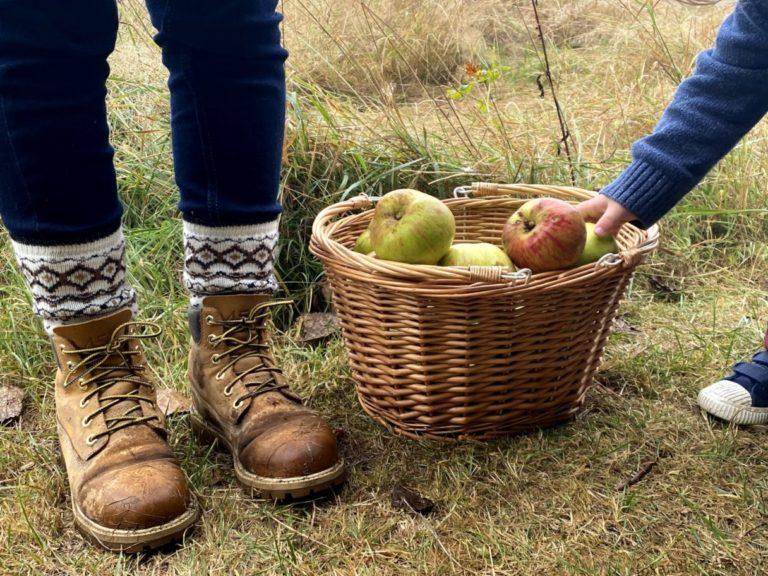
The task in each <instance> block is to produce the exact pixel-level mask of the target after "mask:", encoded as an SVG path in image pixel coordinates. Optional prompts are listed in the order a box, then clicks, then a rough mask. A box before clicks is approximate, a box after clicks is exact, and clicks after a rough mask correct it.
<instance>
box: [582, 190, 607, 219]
mask: <svg viewBox="0 0 768 576" xmlns="http://www.w3.org/2000/svg"><path fill="white" fill-rule="evenodd" d="M606 207H607V202H606V198H605V196H595V197H594V198H590V199H589V200H585V201H584V202H582V203H581V204H579V205H577V206H576V208H577V210H578V211H579V212H580V213H581V216H582V218H584V220H585V221H586V222H597V221H598V220H599V219H600V217H601V216H602V215H603V213H604V212H605V209H606Z"/></svg>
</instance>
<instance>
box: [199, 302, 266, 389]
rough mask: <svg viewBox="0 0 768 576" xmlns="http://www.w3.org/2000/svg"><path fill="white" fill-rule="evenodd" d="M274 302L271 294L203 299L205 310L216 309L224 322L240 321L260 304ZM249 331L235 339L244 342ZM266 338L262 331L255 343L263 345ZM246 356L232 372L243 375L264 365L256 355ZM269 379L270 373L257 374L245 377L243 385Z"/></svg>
mask: <svg viewBox="0 0 768 576" xmlns="http://www.w3.org/2000/svg"><path fill="white" fill-rule="evenodd" d="M271 300H272V295H271V294H236V295H228V296H207V297H205V298H204V299H203V308H214V309H215V310H216V311H217V312H218V314H219V316H220V317H221V318H222V319H223V320H238V319H240V318H244V317H246V316H248V314H249V313H250V312H251V310H253V308H255V307H256V306H258V305H259V304H263V303H265V302H270V301H271ZM251 330H256V328H255V327H251ZM247 335H248V330H247V329H246V328H243V329H242V330H238V331H237V332H235V333H234V334H232V336H233V337H234V338H238V339H240V340H243V339H245V338H247ZM264 337H265V332H264V329H263V328H262V329H260V334H259V339H258V340H255V342H259V343H263V339H264ZM244 354H245V355H244V356H243V357H241V358H238V359H237V361H236V362H235V363H234V364H233V365H232V370H233V371H234V372H235V373H236V374H239V373H242V372H245V371H246V370H248V369H251V368H253V367H255V366H259V365H261V364H262V361H261V360H260V359H259V358H257V357H256V356H255V355H250V354H248V353H247V351H245V350H244ZM268 379H269V373H266V372H265V373H256V374H249V375H248V376H246V377H245V379H244V380H243V383H246V382H258V383H262V382H265V381H267V380H268Z"/></svg>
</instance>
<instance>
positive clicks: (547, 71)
mask: <svg viewBox="0 0 768 576" xmlns="http://www.w3.org/2000/svg"><path fill="white" fill-rule="evenodd" d="M531 5H532V6H533V15H534V17H535V18H536V30H537V32H538V34H539V40H540V41H541V51H542V54H543V56H544V75H545V76H546V78H547V84H549V90H550V92H551V93H552V100H553V101H554V103H555V110H556V111H557V121H558V122H559V123H560V133H561V134H562V136H563V137H562V139H561V140H560V142H558V146H557V149H558V151H559V150H560V144H562V145H563V148H564V149H565V155H566V156H567V158H568V166H569V168H570V172H571V184H572V185H573V186H576V170H575V169H574V167H573V158H572V157H571V147H570V145H569V144H568V140H571V141H573V138H572V137H571V132H570V130H569V129H568V123H567V122H566V120H565V115H564V114H563V109H562V107H561V106H560V101H559V100H558V99H557V91H556V90H555V83H554V82H553V80H552V69H551V68H550V66H549V55H548V54H547V43H546V42H545V41H544V31H543V30H542V29H541V19H540V18H539V1H538V0H531ZM536 83H537V84H538V85H539V90H541V93H542V95H543V94H544V88H543V86H542V84H541V80H540V79H539V78H537V79H536Z"/></svg>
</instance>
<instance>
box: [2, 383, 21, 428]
mask: <svg viewBox="0 0 768 576" xmlns="http://www.w3.org/2000/svg"><path fill="white" fill-rule="evenodd" d="M23 399H24V390H22V389H21V388H18V387H16V386H8V385H2V386H0V422H1V423H3V424H5V423H9V422H11V421H13V420H15V419H16V418H18V417H19V416H20V415H21V409H22V401H23Z"/></svg>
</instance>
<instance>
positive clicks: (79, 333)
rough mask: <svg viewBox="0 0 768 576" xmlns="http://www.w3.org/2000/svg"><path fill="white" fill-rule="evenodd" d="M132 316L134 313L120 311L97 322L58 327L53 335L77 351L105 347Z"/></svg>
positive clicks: (96, 320)
mask: <svg viewBox="0 0 768 576" xmlns="http://www.w3.org/2000/svg"><path fill="white" fill-rule="evenodd" d="M132 316H133V313H132V312H131V311H130V310H128V309H125V310H120V311H119V312H115V313H114V314H110V315H109V316H104V317H102V318H97V319H95V320H88V321H87V322H79V323H77V324H65V325H64V326H58V327H56V328H54V329H53V333H54V334H56V336H60V337H61V338H64V339H66V340H68V341H69V342H71V343H72V344H73V345H74V346H75V348H77V349H83V348H94V347H96V346H104V345H105V344H106V343H107V342H109V339H110V338H111V337H112V333H113V332H114V331H115V329H116V328H117V327H118V326H120V325H121V324H125V323H126V322H129V321H130V320H131V317H132Z"/></svg>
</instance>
